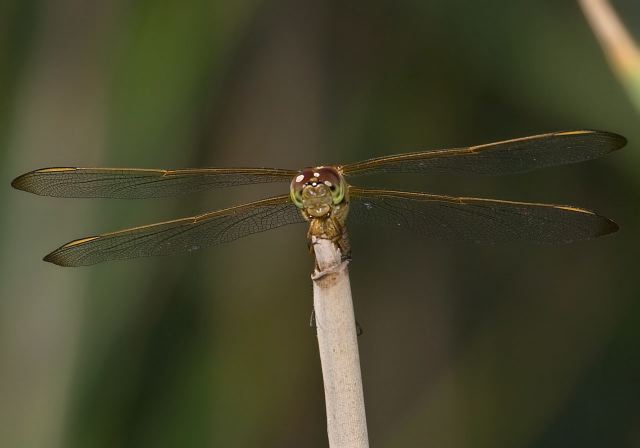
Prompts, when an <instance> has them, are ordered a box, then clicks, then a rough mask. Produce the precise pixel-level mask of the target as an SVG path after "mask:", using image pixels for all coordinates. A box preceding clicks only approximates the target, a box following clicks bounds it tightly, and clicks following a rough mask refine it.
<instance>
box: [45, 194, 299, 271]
mask: <svg viewBox="0 0 640 448" xmlns="http://www.w3.org/2000/svg"><path fill="white" fill-rule="evenodd" d="M299 222H304V219H303V218H302V216H301V214H300V212H299V211H298V209H297V208H296V206H295V205H293V204H292V203H291V202H290V199H289V196H287V195H283V196H277V197H273V198H269V199H264V200H262V201H257V202H252V203H249V204H245V205H240V206H237V207H232V208H228V209H224V210H219V211H215V212H211V213H206V214H203V215H198V216H194V217H190V218H183V219H177V220H173V221H167V222H161V223H158V224H151V225H148V226H142V227H135V228H131V229H126V230H121V231H119V232H113V233H105V234H102V235H97V236H91V237H88V238H82V239H79V240H75V241H71V242H70V243H67V244H65V245H64V246H62V247H60V248H58V249H56V250H55V251H53V252H51V253H50V254H49V255H47V256H46V257H45V258H44V260H45V261H49V262H51V263H55V264H57V265H60V266H84V265H91V264H96V263H101V262H103V261H110V260H124V259H129V258H137V257H150V256H156V255H175V254H184V253H189V252H194V251H197V250H199V249H200V248H202V247H206V246H215V245H217V244H221V243H226V242H229V241H233V240H236V239H238V238H242V237H244V236H247V235H251V234H253V233H258V232H264V231H266V230H270V229H274V228H276V227H281V226H284V225H287V224H295V223H299Z"/></svg>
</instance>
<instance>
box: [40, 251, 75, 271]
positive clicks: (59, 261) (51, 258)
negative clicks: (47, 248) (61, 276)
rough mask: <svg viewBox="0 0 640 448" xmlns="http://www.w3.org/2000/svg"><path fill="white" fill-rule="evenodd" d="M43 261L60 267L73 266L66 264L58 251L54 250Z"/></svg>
mask: <svg viewBox="0 0 640 448" xmlns="http://www.w3.org/2000/svg"><path fill="white" fill-rule="evenodd" d="M42 260H43V261H46V262H47V263H53V264H56V265H58V266H64V267H69V266H72V265H71V264H68V263H65V260H64V258H61V257H59V256H58V249H56V250H54V251H53V252H51V253H50V254H47V255H45V257H44V258H43V259H42Z"/></svg>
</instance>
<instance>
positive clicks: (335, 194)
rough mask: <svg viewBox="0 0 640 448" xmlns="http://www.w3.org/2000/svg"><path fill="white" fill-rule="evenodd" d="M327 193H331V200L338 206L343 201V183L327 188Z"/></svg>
mask: <svg viewBox="0 0 640 448" xmlns="http://www.w3.org/2000/svg"><path fill="white" fill-rule="evenodd" d="M329 191H331V199H332V201H333V204H334V205H338V204H339V203H341V202H342V200H343V199H344V191H345V187H344V183H343V182H340V183H339V184H338V185H333V186H331V187H329Z"/></svg>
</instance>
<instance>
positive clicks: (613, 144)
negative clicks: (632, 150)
mask: <svg viewBox="0 0 640 448" xmlns="http://www.w3.org/2000/svg"><path fill="white" fill-rule="evenodd" d="M591 132H593V133H594V134H597V135H598V136H599V137H601V138H602V141H603V143H605V144H606V145H607V146H608V148H609V152H613V151H617V150H619V149H621V148H623V147H624V146H625V145H626V144H627V139H626V138H625V137H623V136H622V135H620V134H616V133H615V132H608V131H596V130H592V131H591Z"/></svg>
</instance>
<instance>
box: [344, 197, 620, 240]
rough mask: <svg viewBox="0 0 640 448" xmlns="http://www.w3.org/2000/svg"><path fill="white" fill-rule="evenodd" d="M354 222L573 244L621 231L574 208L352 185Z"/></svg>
mask: <svg viewBox="0 0 640 448" xmlns="http://www.w3.org/2000/svg"><path fill="white" fill-rule="evenodd" d="M350 196H351V204H350V211H349V219H350V221H349V222H362V223H373V224H378V225H383V226H388V227H395V228H405V229H408V230H412V231H414V232H417V233H418V234H421V235H425V236H429V237H433V238H438V239H444V240H470V241H474V242H479V243H498V242H507V241H518V240H522V241H532V242H537V243H568V242H572V241H578V240H586V239H590V238H595V237H598V236H601V235H606V234H608V233H612V232H615V231H616V230H618V226H617V225H616V223H614V222H613V221H610V220H609V219H607V218H605V217H603V216H600V215H597V214H596V213H594V212H592V211H589V210H585V209H581V208H577V207H570V206H563V205H551V204H533V203H526V202H511V201H500V200H492V199H479V198H465V197H451V196H439V195H432V194H426V193H410V192H403V191H391V190H369V189H362V188H355V187H351V189H350Z"/></svg>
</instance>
